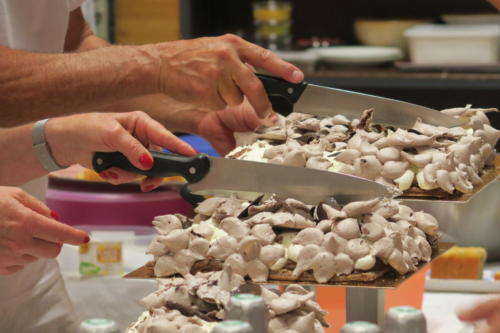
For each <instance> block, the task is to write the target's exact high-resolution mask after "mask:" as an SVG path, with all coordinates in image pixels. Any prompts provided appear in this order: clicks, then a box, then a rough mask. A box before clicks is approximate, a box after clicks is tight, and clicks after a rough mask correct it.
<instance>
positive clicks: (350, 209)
mask: <svg viewBox="0 0 500 333" xmlns="http://www.w3.org/2000/svg"><path fill="white" fill-rule="evenodd" d="M379 202H380V199H378V198H375V199H371V200H366V201H354V202H350V203H348V204H347V205H345V206H344V207H343V208H342V211H344V212H345V213H346V214H347V216H349V217H358V216H361V215H363V214H367V213H370V212H371V211H372V210H373V208H374V207H375V206H376V205H377V204H378V203H379Z"/></svg>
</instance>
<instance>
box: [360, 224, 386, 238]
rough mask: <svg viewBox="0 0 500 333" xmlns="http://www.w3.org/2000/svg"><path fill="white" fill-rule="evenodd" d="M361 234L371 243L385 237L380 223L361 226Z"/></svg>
mask: <svg viewBox="0 0 500 333" xmlns="http://www.w3.org/2000/svg"><path fill="white" fill-rule="evenodd" d="M361 234H362V235H363V236H364V237H366V239H368V240H369V241H371V242H375V241H377V240H379V239H380V238H382V237H384V228H383V227H382V225H380V224H378V223H365V224H363V225H362V226H361Z"/></svg>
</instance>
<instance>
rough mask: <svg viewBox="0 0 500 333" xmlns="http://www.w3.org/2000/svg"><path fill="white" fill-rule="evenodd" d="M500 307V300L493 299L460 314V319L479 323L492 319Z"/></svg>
mask: <svg viewBox="0 0 500 333" xmlns="http://www.w3.org/2000/svg"><path fill="white" fill-rule="evenodd" d="M499 306H500V299H492V300H489V301H486V302H484V303H481V304H479V305H477V306H475V307H474V308H472V309H469V310H466V311H462V312H460V313H458V318H459V319H460V320H463V321H477V320H481V319H485V318H488V317H490V316H491V315H492V314H493V312H494V311H495V310H497V309H498V307H499Z"/></svg>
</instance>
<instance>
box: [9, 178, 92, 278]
mask: <svg viewBox="0 0 500 333" xmlns="http://www.w3.org/2000/svg"><path fill="white" fill-rule="evenodd" d="M54 217H57V215H56V214H55V213H54V212H52V211H51V210H50V209H49V208H48V207H47V206H45V205H44V204H43V203H41V202H40V201H38V200H37V199H35V198H34V197H32V196H30V195H29V194H27V193H26V192H24V191H22V190H21V189H19V188H17V187H7V186H0V275H11V274H14V273H16V272H18V271H20V270H22V269H23V268H24V266H25V265H27V264H29V263H31V262H33V261H36V260H38V259H39V258H55V257H57V255H58V254H59V252H60V251H61V247H62V244H63V243H67V244H73V245H80V244H83V243H87V242H88V241H89V237H88V235H87V233H85V232H83V231H81V230H78V229H75V228H72V227H70V226H68V225H66V224H64V223H60V222H57V221H56V220H55V219H54Z"/></svg>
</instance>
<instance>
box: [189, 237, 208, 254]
mask: <svg viewBox="0 0 500 333" xmlns="http://www.w3.org/2000/svg"><path fill="white" fill-rule="evenodd" d="M209 247H210V242H209V241H208V240H206V239H205V238H201V237H196V238H195V239H192V240H191V241H190V242H189V250H190V251H191V252H192V253H194V254H196V255H198V256H202V257H205V256H206V255H207V253H208V249H209Z"/></svg>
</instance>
